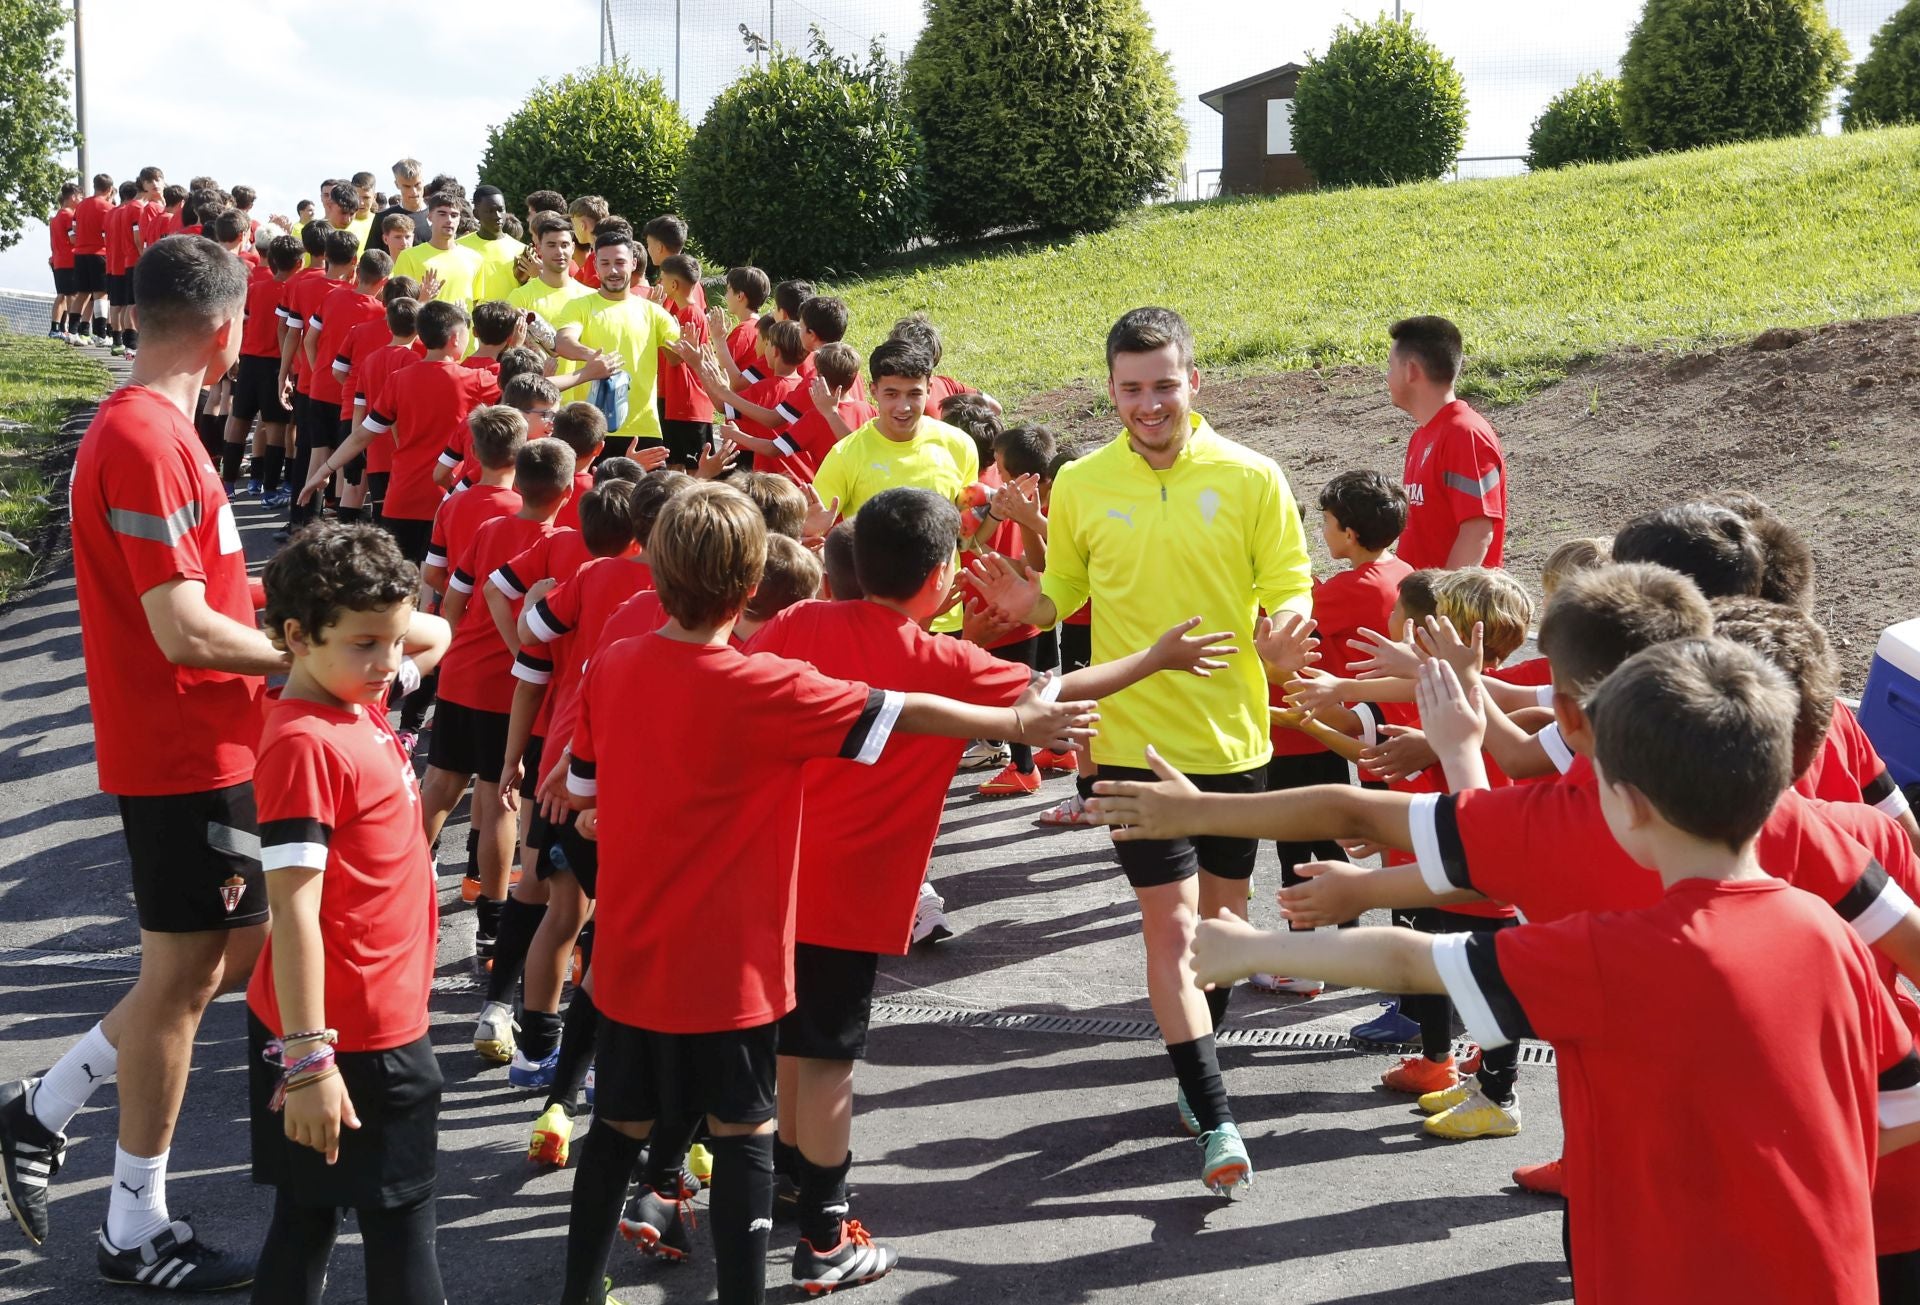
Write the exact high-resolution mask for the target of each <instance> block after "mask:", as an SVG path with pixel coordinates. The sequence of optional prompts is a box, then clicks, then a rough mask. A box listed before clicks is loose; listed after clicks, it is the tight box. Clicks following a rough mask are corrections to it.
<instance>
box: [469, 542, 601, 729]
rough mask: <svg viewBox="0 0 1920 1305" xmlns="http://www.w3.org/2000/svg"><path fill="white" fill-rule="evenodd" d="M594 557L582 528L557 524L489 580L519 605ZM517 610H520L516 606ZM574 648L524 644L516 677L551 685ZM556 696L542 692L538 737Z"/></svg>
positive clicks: (562, 641)
mask: <svg viewBox="0 0 1920 1305" xmlns="http://www.w3.org/2000/svg"><path fill="white" fill-rule="evenodd" d="M592 556H593V554H592V553H589V552H588V551H587V541H586V539H585V538H583V537H582V536H581V534H580V532H579V530H577V529H568V528H566V527H562V526H558V525H556V526H555V528H554V531H553V533H552V534H550V535H542V536H540V538H538V539H536V540H534V541H533V542H532V543H531V544H529V545H527V547H526V548H525V549H523V550H521V552H520V553H519V554H518V555H517V556H515V557H512V558H509V559H508V560H507V561H505V562H502V563H501V564H500V565H499V566H497V567H495V568H494V569H493V572H492V573H491V574H490V575H488V576H487V583H488V584H490V585H492V586H493V587H494V588H495V589H498V590H499V591H500V592H501V593H503V594H505V595H506V596H507V597H508V598H511V599H512V600H513V601H514V602H515V603H516V604H518V603H520V602H522V601H523V600H524V599H525V598H526V596H527V591H528V590H529V589H531V588H533V586H534V585H536V584H538V583H540V581H542V580H548V579H551V580H554V581H565V580H567V579H568V578H570V577H571V576H572V575H573V573H574V572H576V571H578V570H579V569H580V568H581V567H583V566H585V565H586V564H587V560H588V559H589V558H591V557H592ZM515 610H516V611H518V610H520V609H519V608H518V607H517V606H516V608H515ZM570 647H571V641H570V640H569V639H558V640H555V641H554V642H553V643H552V644H551V645H547V644H541V645H533V644H523V645H522V646H521V648H520V651H519V653H518V654H517V655H516V656H515V657H514V659H513V677H514V678H515V679H517V680H524V681H525V682H526V683H528V684H538V685H542V686H550V685H551V682H552V680H553V668H554V664H555V662H556V661H564V660H565V659H566V658H568V657H569V656H570V653H569V652H568V649H569V648H570ZM553 698H554V695H553V691H552V689H551V687H547V688H546V689H545V691H544V692H543V693H542V694H541V697H540V713H539V715H537V716H535V717H534V721H533V732H534V735H535V736H536V737H538V738H545V737H546V736H547V734H548V731H549V726H550V725H551V722H552V719H553ZM543 764H545V763H543Z"/></svg>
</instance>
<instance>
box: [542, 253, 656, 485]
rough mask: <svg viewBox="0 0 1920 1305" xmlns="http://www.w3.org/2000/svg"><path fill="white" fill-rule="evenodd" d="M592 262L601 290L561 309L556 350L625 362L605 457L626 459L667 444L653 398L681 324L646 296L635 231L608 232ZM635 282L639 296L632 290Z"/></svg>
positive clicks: (572, 355)
mask: <svg viewBox="0 0 1920 1305" xmlns="http://www.w3.org/2000/svg"><path fill="white" fill-rule="evenodd" d="M593 266H594V271H595V273H596V275H598V276H599V278H600V288H599V290H597V291H595V292H593V293H590V294H586V295H582V296H581V297H580V298H578V299H575V300H573V301H572V302H570V303H568V304H567V305H566V306H565V307H563V308H562V309H561V310H560V315H559V318H558V319H557V320H556V321H555V322H554V328H555V332H556V334H555V337H554V349H555V350H556V351H557V352H558V353H559V355H560V356H561V357H562V358H567V359H570V360H572V361H574V362H591V361H593V360H594V359H595V358H597V357H599V356H600V355H601V354H613V355H615V356H616V357H618V358H619V359H620V361H621V362H622V363H623V364H625V372H626V382H625V384H626V387H627V416H626V420H625V421H623V422H621V423H620V425H619V426H618V427H614V426H613V423H612V422H611V421H609V422H608V427H609V429H608V431H607V443H606V456H608V457H610V458H617V457H624V456H625V455H626V454H627V453H628V451H629V450H631V449H632V448H633V447H634V446H635V445H636V444H638V445H641V446H643V447H663V446H664V443H665V442H664V441H663V440H662V439H661V437H660V407H659V404H658V403H657V402H655V395H656V393H657V388H658V387H657V384H656V382H657V381H658V380H659V374H660V350H661V349H662V348H664V347H666V346H668V345H671V344H672V343H673V342H674V341H675V340H678V339H679V338H680V323H678V322H676V321H674V320H673V315H672V314H671V313H669V312H668V311H667V310H666V309H664V308H662V307H661V306H660V305H659V304H656V303H654V302H653V301H652V300H651V299H649V298H647V297H646V280H645V278H646V262H645V260H644V256H643V255H642V254H641V253H640V248H639V246H638V245H636V244H634V243H633V233H632V232H631V231H628V230H619V231H608V232H604V233H603V234H601V235H600V236H598V237H596V238H595V240H594V242H593ZM635 286H638V287H639V288H640V293H639V294H635V293H634V287H635ZM615 379H616V380H618V377H616V378H615Z"/></svg>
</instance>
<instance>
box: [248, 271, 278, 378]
mask: <svg viewBox="0 0 1920 1305" xmlns="http://www.w3.org/2000/svg"><path fill="white" fill-rule="evenodd" d="M284 285H285V282H282V281H276V280H274V279H273V273H272V272H269V271H267V270H266V269H265V268H262V269H260V270H259V271H257V272H255V273H254V274H253V276H252V277H250V278H249V279H248V281H247V307H246V319H245V321H244V323H243V324H242V326H241V327H240V356H241V357H243V358H272V359H273V360H275V361H276V362H278V361H279V358H280V291H281V288H282V287H283V286H284Z"/></svg>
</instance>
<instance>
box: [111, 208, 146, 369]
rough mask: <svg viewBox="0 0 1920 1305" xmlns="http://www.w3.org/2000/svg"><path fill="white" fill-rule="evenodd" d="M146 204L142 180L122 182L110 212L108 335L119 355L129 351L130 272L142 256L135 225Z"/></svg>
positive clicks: (131, 325)
mask: <svg viewBox="0 0 1920 1305" xmlns="http://www.w3.org/2000/svg"><path fill="white" fill-rule="evenodd" d="M144 207H145V206H144V205H143V204H141V202H140V183H139V182H137V181H123V182H121V183H120V202H119V203H118V204H116V205H114V206H113V207H112V208H111V209H109V210H108V211H107V232H106V259H107V338H108V340H110V341H111V342H112V350H111V352H112V353H113V356H114V357H116V358H118V357H120V356H121V355H122V354H124V353H125V352H126V351H127V348H128V344H127V332H128V331H129V330H131V329H132V327H133V316H132V314H133V286H132V283H131V281H130V274H131V273H132V271H133V265H134V263H135V262H136V261H137V260H138V259H139V257H140V249H139V246H138V244H137V243H136V242H135V240H134V235H133V228H134V225H135V223H137V222H139V220H140V214H141V210H142V209H143V208H144Z"/></svg>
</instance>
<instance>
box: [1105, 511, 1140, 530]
mask: <svg viewBox="0 0 1920 1305" xmlns="http://www.w3.org/2000/svg"><path fill="white" fill-rule="evenodd" d="M1138 510H1139V509H1137V508H1128V509H1127V510H1126V511H1125V512H1122V511H1121V510H1120V509H1119V508H1108V509H1107V515H1108V516H1110V517H1112V518H1113V519H1114V520H1115V521H1124V522H1126V523H1127V525H1128V526H1129V527H1131V526H1132V525H1133V514H1134V513H1135V512H1136V511H1138Z"/></svg>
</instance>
